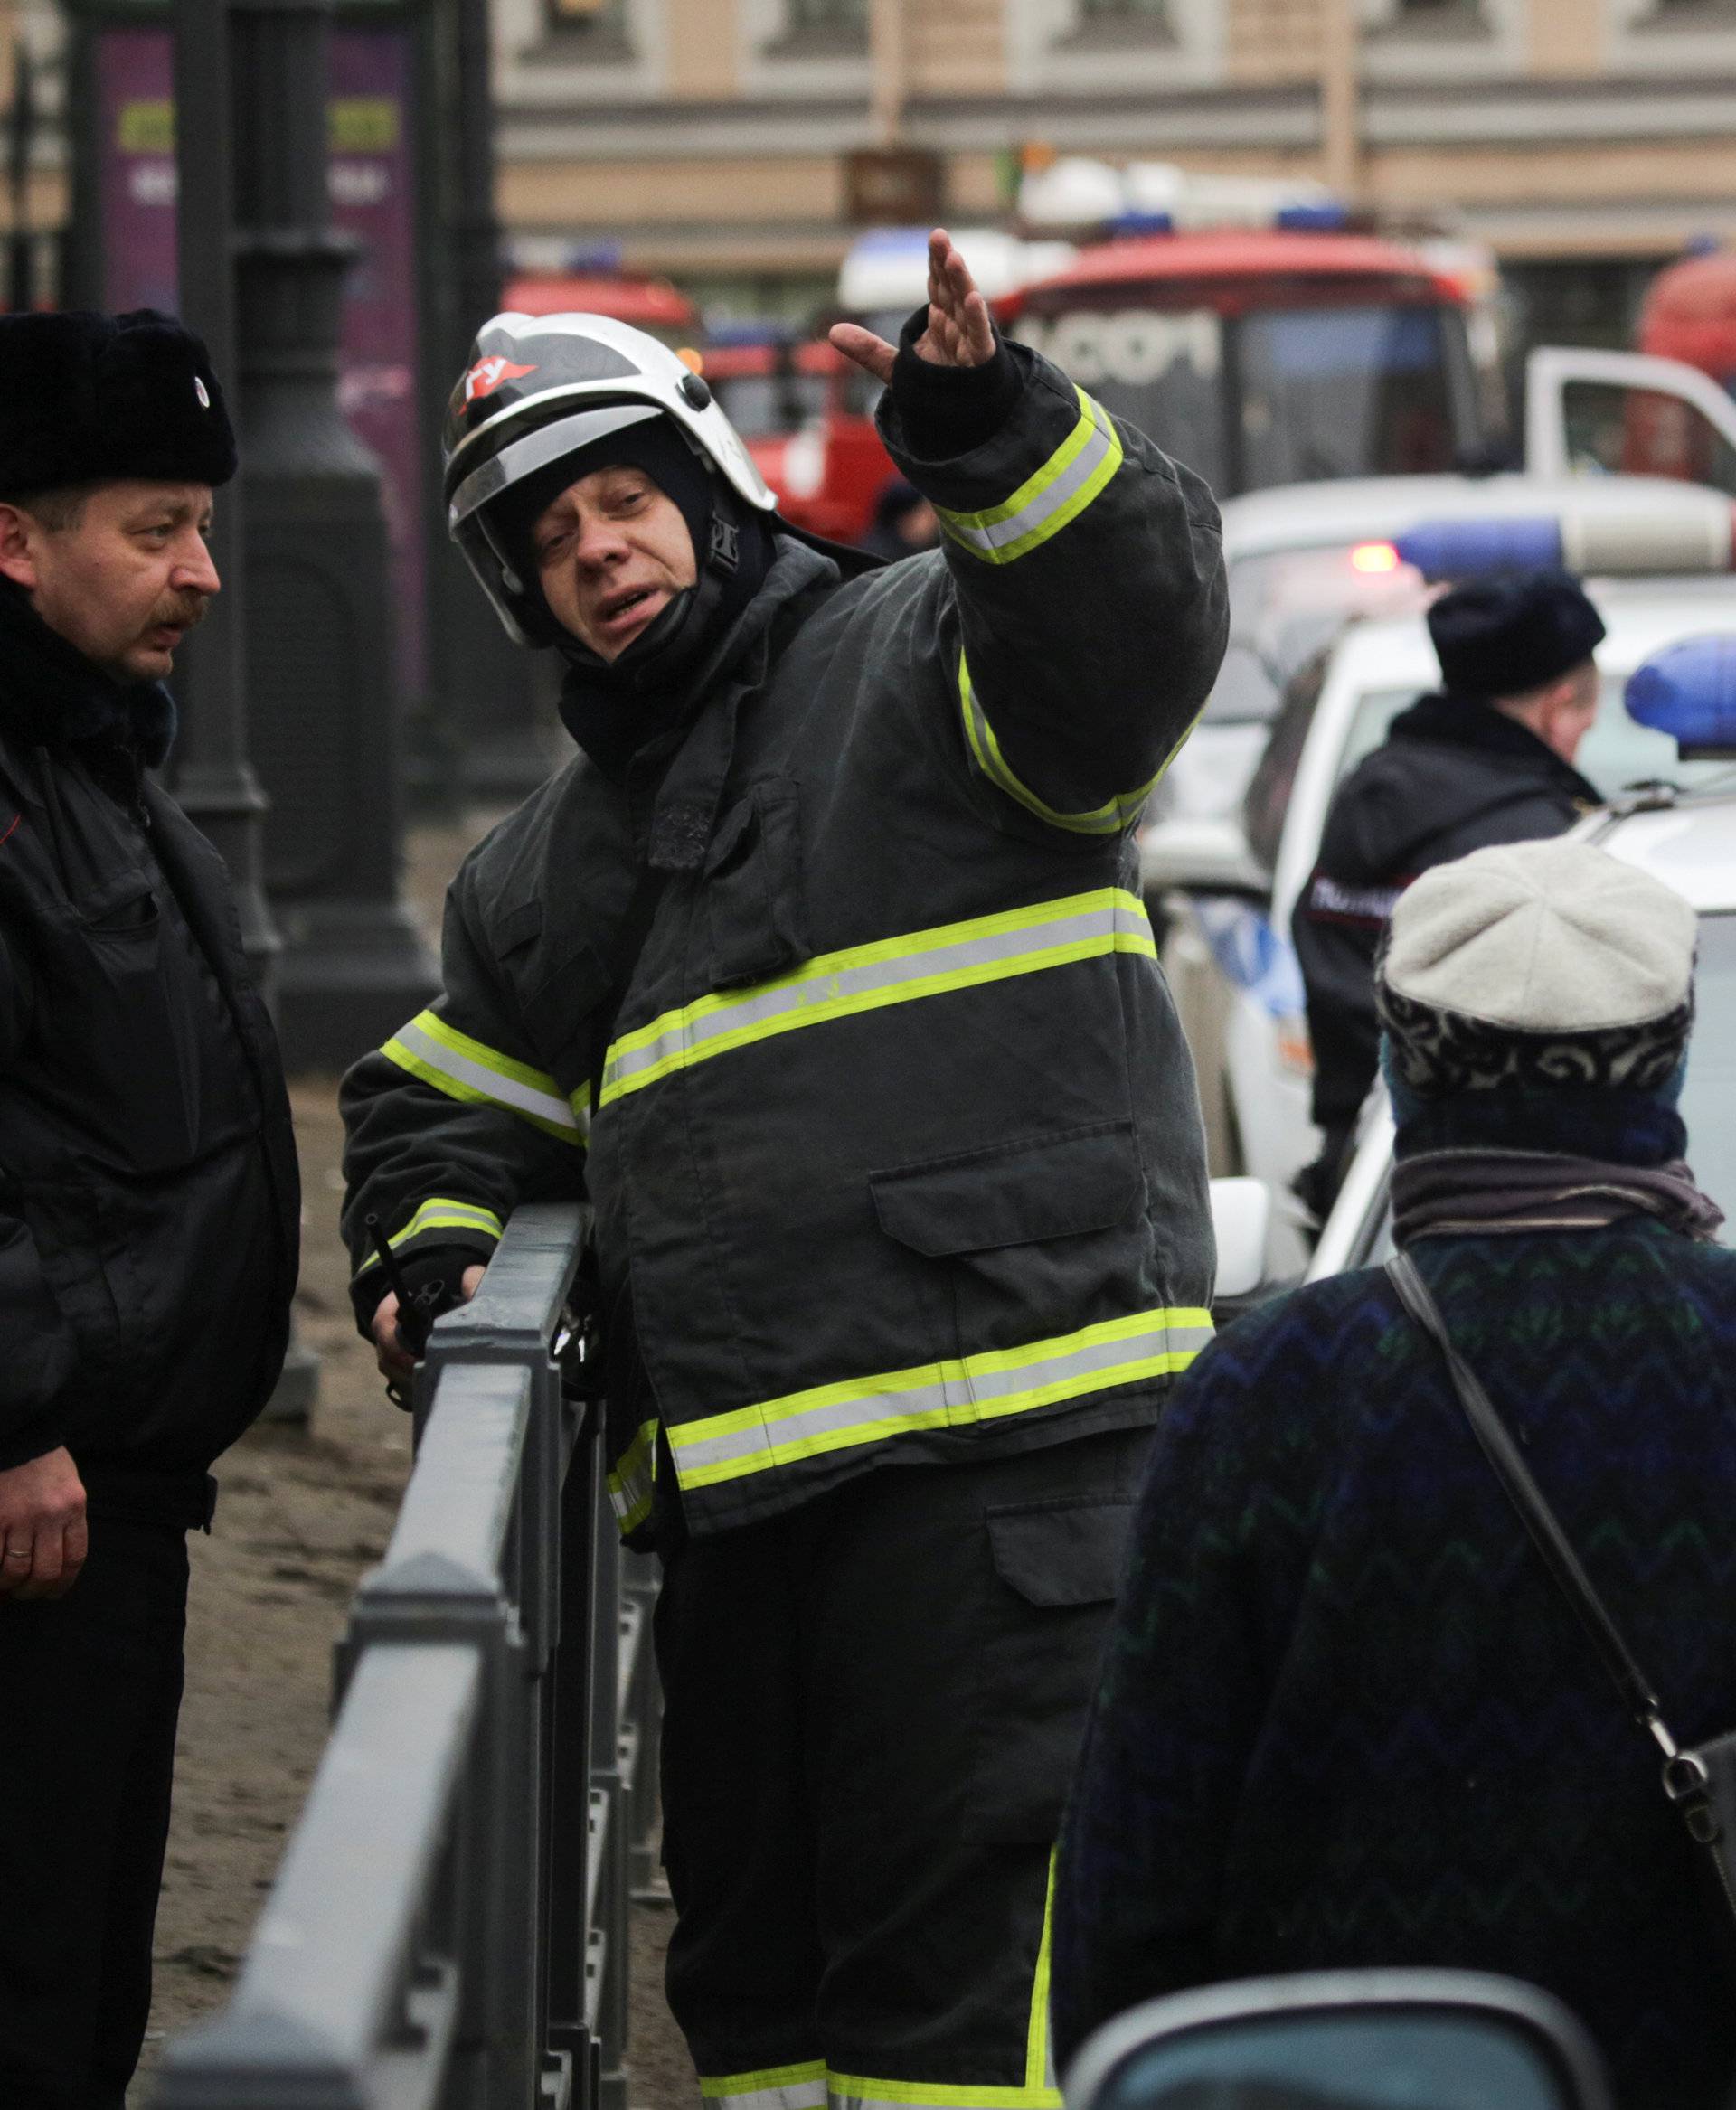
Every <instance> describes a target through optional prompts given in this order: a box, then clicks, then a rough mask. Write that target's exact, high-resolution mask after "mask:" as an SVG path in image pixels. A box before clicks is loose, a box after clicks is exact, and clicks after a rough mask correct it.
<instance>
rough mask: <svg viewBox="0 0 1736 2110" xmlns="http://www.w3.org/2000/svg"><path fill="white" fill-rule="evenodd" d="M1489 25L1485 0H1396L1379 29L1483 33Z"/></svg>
mask: <svg viewBox="0 0 1736 2110" xmlns="http://www.w3.org/2000/svg"><path fill="white" fill-rule="evenodd" d="M1488 27H1489V24H1488V18H1487V16H1486V14H1484V12H1483V7H1482V0H1392V12H1391V13H1390V14H1388V16H1387V18H1386V20H1385V21H1384V22H1383V23H1382V24H1381V25H1380V28H1379V30H1377V31H1376V34H1377V35H1382V34H1383V35H1388V36H1394V37H1431V36H1442V37H1453V36H1465V35H1470V36H1482V35H1484V34H1486V33H1487V30H1488Z"/></svg>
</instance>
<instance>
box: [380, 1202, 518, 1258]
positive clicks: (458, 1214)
mask: <svg viewBox="0 0 1736 2110" xmlns="http://www.w3.org/2000/svg"><path fill="white" fill-rule="evenodd" d="M504 1228H505V1227H504V1226H503V1225H502V1223H501V1220H500V1219H499V1217H497V1216H496V1215H495V1212H494V1210H492V1209H485V1208H484V1207H483V1206H482V1204H481V1203H480V1202H479V1201H448V1200H447V1199H446V1198H445V1197H444V1196H442V1195H437V1196H436V1197H435V1198H434V1199H433V1200H432V1201H424V1202H423V1203H422V1205H421V1207H420V1209H419V1210H417V1211H416V1213H415V1215H414V1216H412V1217H411V1218H410V1221H409V1222H408V1223H407V1224H406V1225H405V1226H404V1228H403V1229H402V1230H401V1231H394V1232H393V1233H392V1236H391V1238H389V1239H387V1240H386V1243H387V1244H388V1245H389V1246H401V1245H402V1244H403V1243H404V1242H405V1241H406V1239H415V1238H420V1236H421V1234H422V1233H423V1232H424V1231H434V1230H461V1231H482V1232H484V1233H485V1234H486V1236H487V1237H489V1238H491V1239H498V1238H499V1237H500V1236H501V1235H502V1231H503V1229H504Z"/></svg>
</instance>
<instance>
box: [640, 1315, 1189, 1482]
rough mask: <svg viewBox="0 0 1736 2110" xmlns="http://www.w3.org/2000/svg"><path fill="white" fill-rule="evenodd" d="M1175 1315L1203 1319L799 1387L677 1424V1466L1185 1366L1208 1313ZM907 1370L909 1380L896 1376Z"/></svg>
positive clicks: (747, 1459) (936, 1419)
mask: <svg viewBox="0 0 1736 2110" xmlns="http://www.w3.org/2000/svg"><path fill="white" fill-rule="evenodd" d="M1175 1316H1176V1317H1177V1318H1193V1317H1195V1316H1197V1318H1198V1319H1199V1321H1200V1322H1201V1323H1196V1324H1185V1323H1184V1324H1174V1323H1171V1314H1169V1313H1168V1312H1156V1313H1154V1314H1152V1316H1151V1320H1150V1323H1148V1324H1147V1325H1145V1326H1143V1327H1140V1328H1138V1329H1137V1331H1125V1330H1123V1331H1117V1332H1114V1333H1109V1331H1108V1330H1107V1329H1104V1330H1103V1333H1104V1335H1105V1337H1102V1338H1099V1339H1096V1340H1087V1341H1085V1342H1080V1344H1079V1345H1077V1346H1073V1347H1069V1346H1067V1345H1066V1344H1065V1342H1064V1341H1063V1342H1056V1343H1055V1352H1054V1353H1052V1354H1050V1355H1041V1354H1039V1355H1037V1356H1035V1357H1026V1356H1024V1355H1021V1358H1020V1360H1018V1361H1015V1362H1013V1363H1012V1365H1011V1367H1009V1368H997V1367H996V1365H998V1364H1004V1363H1006V1362H1007V1361H1008V1358H1007V1357H1006V1355H1005V1354H1003V1353H993V1352H991V1353H989V1354H986V1355H981V1356H975V1357H967V1358H965V1359H964V1360H963V1361H958V1362H952V1363H936V1364H930V1365H929V1366H928V1367H926V1368H923V1369H920V1370H913V1371H905V1372H895V1373H893V1375H892V1378H890V1379H868V1380H863V1382H862V1385H861V1387H860V1388H859V1389H858V1388H856V1387H851V1386H846V1385H835V1386H827V1387H824V1388H822V1389H821V1390H820V1392H819V1395H818V1397H816V1398H815V1399H814V1403H813V1404H812V1405H811V1406H807V1407H804V1406H803V1405H802V1404H801V1401H802V1399H803V1398H804V1397H805V1395H803V1394H801V1393H797V1394H796V1395H795V1396H794V1398H793V1399H791V1400H790V1401H789V1402H788V1405H787V1406H781V1407H780V1404H779V1402H778V1401H776V1400H773V1401H770V1402H769V1403H768V1404H767V1405H766V1406H765V1407H764V1408H760V1409H759V1410H758V1411H757V1413H756V1414H755V1415H754V1416H753V1417H752V1418H750V1420H749V1423H748V1426H746V1427H731V1428H729V1429H727V1430H725V1431H723V1432H722V1434H720V1435H716V1436H705V1435H704V1434H703V1429H704V1427H705V1424H704V1423H703V1421H702V1422H694V1423H690V1424H688V1425H687V1426H686V1427H675V1428H672V1429H671V1430H670V1431H669V1442H670V1446H671V1450H672V1452H673V1455H674V1457H675V1469H676V1476H677V1478H678V1479H679V1480H680V1481H681V1482H682V1484H683V1485H684V1486H685V1485H687V1484H690V1483H693V1484H703V1483H704V1482H706V1481H707V1480H712V1479H718V1480H722V1479H729V1478H732V1477H734V1476H736V1474H738V1473H740V1472H743V1471H754V1470H758V1469H760V1468H761V1467H763V1466H766V1465H775V1464H778V1463H779V1462H780V1460H781V1459H782V1458H784V1457H788V1456H791V1455H795V1456H800V1455H803V1454H804V1453H805V1452H808V1451H812V1450H816V1449H817V1450H833V1449H842V1448H845V1447H847V1446H848V1445H849V1444H852V1443H873V1442H875V1441H877V1440H878V1439H880V1438H882V1437H884V1436H896V1435H898V1434H900V1433H901V1430H902V1429H903V1428H905V1427H912V1428H920V1427H935V1426H937V1425H939V1424H940V1423H943V1422H954V1421H957V1422H970V1421H977V1420H986V1419H996V1418H999V1416H1000V1415H1002V1414H1007V1413H1017V1412H1021V1411H1023V1410H1024V1409H1025V1408H1028V1407H1035V1406H1043V1405H1047V1404H1049V1403H1050V1401H1051V1399H1052V1398H1054V1397H1063V1398H1064V1397H1068V1396H1071V1394H1073V1393H1076V1392H1079V1391H1087V1390H1091V1389H1096V1388H1095V1386H1094V1385H1093V1382H1092V1380H1097V1379H1101V1380H1104V1383H1105V1384H1106V1385H1109V1384H1132V1383H1137V1381H1139V1380H1141V1379H1142V1378H1145V1377H1147V1376H1155V1375H1158V1374H1162V1372H1164V1371H1167V1370H1171V1369H1180V1368H1183V1367H1184V1365H1185V1364H1186V1363H1187V1362H1189V1361H1192V1360H1193V1358H1194V1356H1195V1355H1197V1354H1198V1353H1199V1352H1200V1351H1201V1349H1203V1347H1205V1345H1206V1344H1207V1342H1209V1341H1210V1340H1211V1339H1212V1327H1211V1325H1210V1323H1209V1322H1207V1321H1206V1315H1205V1314H1203V1313H1200V1314H1193V1313H1186V1314H1181V1313H1178V1314H1175ZM1086 1331H1087V1333H1091V1332H1095V1331H1098V1330H1097V1329H1092V1328H1087V1329H1086ZM1072 1338H1074V1339H1077V1336H1074V1337H1072ZM901 1378H902V1379H905V1380H908V1381H907V1382H900V1381H899V1380H900V1379H901ZM720 1418H723V1419H727V1420H730V1421H731V1422H733V1421H736V1420H737V1419H738V1418H741V1417H740V1416H739V1415H738V1414H737V1413H731V1414H729V1415H727V1416H724V1417H720ZM846 1432H847V1433H846ZM840 1439H841V1440H840ZM732 1469H733V1470H732Z"/></svg>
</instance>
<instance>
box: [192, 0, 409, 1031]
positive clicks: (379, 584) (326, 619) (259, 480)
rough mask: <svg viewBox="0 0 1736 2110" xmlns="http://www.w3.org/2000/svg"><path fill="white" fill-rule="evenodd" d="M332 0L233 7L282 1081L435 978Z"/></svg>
mask: <svg viewBox="0 0 1736 2110" xmlns="http://www.w3.org/2000/svg"><path fill="white" fill-rule="evenodd" d="M332 14H333V5H332V0H231V24H232V30H233V42H232V48H231V56H232V81H233V92H234V97H235V107H236V108H237V109H245V110H246V112H247V113H248V121H247V123H246V125H245V127H241V129H240V131H239V133H238V136H237V138H236V142H235V147H236V151H235V157H234V167H235V206H236V237H235V259H236V272H237V290H238V318H237V319H238V328H237V353H238V361H239V374H240V380H241V436H242V443H243V448H244V452H245V455H246V458H247V465H248V485H247V500H246V507H245V513H246V536H247V571H248V589H249V603H250V610H249V622H248V630H247V684H248V694H249V696H250V700H251V702H252V706H253V712H254V724H255V729H256V730H255V736H254V744H255V748H256V751H257V752H258V753H259V758H260V764H261V773H262V775H263V776H264V777H265V780H266V781H267V782H268V783H269V785H270V786H271V787H272V793H273V805H274V808H275V811H274V815H273V822H272V827H271V830H270V833H269V843H268V848H269V870H270V881H271V890H272V896H273V900H274V903H275V905H276V907H277V909H278V916H279V918H280V921H281V923H282V926H283V930H284V937H285V947H284V952H283V956H282V959H281V962H280V964H279V972H278V1003H279V1011H280V1017H281V1029H282V1033H283V1040H284V1050H285V1055H286V1058H287V1059H288V1062H289V1065H290V1067H291V1069H338V1068H342V1067H343V1066H344V1065H345V1064H347V1063H348V1062H349V1061H350V1060H353V1059H354V1057H355V1056H357V1055H359V1054H361V1053H362V1052H363V1051H364V1050H366V1049H368V1048H370V1047H373V1046H377V1045H378V1044H379V1042H380V1041H382V1039H384V1038H385V1037H386V1035H387V1034H388V1033H390V1032H391V1031H392V1029H393V1028H394V1027H395V1026H396V1025H398V1024H400V1023H401V1022H402V1021H403V1019H405V1018H406V1017H408V1016H410V1014H411V1013H414V1012H415V1011H417V1010H418V1009H420V1006H421V1005H422V1004H423V1003H427V1002H428V1001H429V997H430V996H431V994H433V992H434V990H435V989H436V988H437V987H438V975H437V972H436V969H435V966H434V963H433V960H432V959H431V957H430V956H429V952H428V949H427V947H426V946H425V945H424V943H423V941H422V939H421V937H420V933H419V932H418V930H417V928H416V925H415V922H414V920H413V918H411V916H410V911H409V909H407V907H406V906H405V904H404V902H403V900H402V899H401V893H400V845H401V820H400V810H399V784H398V766H397V751H398V732H399V728H398V714H399V699H398V697H397V695H396V693H395V691H394V684H393V679H392V655H391V625H392V619H393V609H392V594H391V588H390V577H389V572H388V566H387V544H386V527H385V515H384V512H383V509H382V502H381V488H380V470H379V465H378V463H377V462H376V461H375V459H374V457H373V456H372V455H371V454H370V453H369V452H368V450H367V449H366V448H365V447H363V445H362V444H361V442H360V441H359V440H358V439H356V438H355V437H354V434H353V433H352V431H351V430H350V428H349V426H348V425H347V424H346V422H345V421H344V416H343V414H342V411H341V410H340V409H339V405H338V395H337V374H338V361H337V352H338V339H339V331H340V322H341V316H340V302H341V298H342V294H343V287H344V273H345V271H346V269H347V268H348V266H349V263H350V259H351V244H350V242H349V241H348V240H347V239H345V238H344V237H341V236H339V235H337V234H335V232H334V231H333V229H332V226H331V210H330V199H329V189H328V183H327V175H326V168H327V159H328V155H327V123H328V120H327V115H326V97H327V79H328V65H329V60H328V37H329V32H330V27H331V21H332Z"/></svg>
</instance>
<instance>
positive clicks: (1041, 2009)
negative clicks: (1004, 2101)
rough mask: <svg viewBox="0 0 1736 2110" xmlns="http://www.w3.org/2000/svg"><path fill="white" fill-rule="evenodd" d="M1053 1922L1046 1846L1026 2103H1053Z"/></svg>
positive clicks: (1051, 1871)
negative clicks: (1051, 2027)
mask: <svg viewBox="0 0 1736 2110" xmlns="http://www.w3.org/2000/svg"><path fill="white" fill-rule="evenodd" d="M1054 1921H1055V1849H1054V1848H1053V1847H1051V1848H1050V1849H1049V1878H1048V1881H1047V1882H1046V1883H1045V1884H1044V1886H1043V1936H1042V1939H1041V1940H1040V1941H1039V1942H1038V1944H1037V1968H1036V1972H1035V1974H1034V1975H1033V1978H1032V1981H1031V2021H1030V2024H1029V2027H1028V2028H1027V2029H1026V2030H1025V2034H1024V2093H1025V2100H1026V2102H1028V2103H1042V2104H1045V2105H1048V2104H1055V2103H1059V2102H1060V2101H1061V2091H1060V2090H1059V2089H1058V2088H1057V2087H1056V2086H1055V2054H1054V2048H1053V2046H1052V2044H1051V2043H1050V2041H1049V1957H1050V1951H1051V1936H1052V1934H1053V1932H1054Z"/></svg>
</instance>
